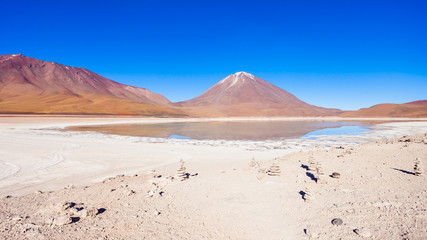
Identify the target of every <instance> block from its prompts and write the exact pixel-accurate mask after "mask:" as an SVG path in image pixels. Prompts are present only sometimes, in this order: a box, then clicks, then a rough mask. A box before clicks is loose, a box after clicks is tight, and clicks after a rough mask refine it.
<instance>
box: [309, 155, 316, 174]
mask: <svg viewBox="0 0 427 240" xmlns="http://www.w3.org/2000/svg"><path fill="white" fill-rule="evenodd" d="M316 170H317V163H316V161H315V160H314V158H313V157H312V156H309V158H308V171H311V172H315V171H316Z"/></svg>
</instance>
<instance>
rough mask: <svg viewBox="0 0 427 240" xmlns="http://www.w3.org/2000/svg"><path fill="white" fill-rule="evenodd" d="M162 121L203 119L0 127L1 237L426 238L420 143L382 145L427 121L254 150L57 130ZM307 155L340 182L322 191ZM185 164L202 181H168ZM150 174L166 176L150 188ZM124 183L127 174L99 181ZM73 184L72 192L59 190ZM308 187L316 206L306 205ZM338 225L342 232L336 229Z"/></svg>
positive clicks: (59, 120)
mask: <svg viewBox="0 0 427 240" xmlns="http://www.w3.org/2000/svg"><path fill="white" fill-rule="evenodd" d="M217 120H218V119H217ZM234 120H248V119H234ZM256 120H260V119H256ZM264 120H265V119H264ZM307 120H313V119H307ZM317 120H318V119H317ZM322 120H324V119H322ZM381 120H384V119H381ZM167 121H200V119H184V120H183V119H178V120H176V119H135V118H69V117H34V118H28V117H2V118H0V146H1V147H0V196H3V197H4V198H3V199H1V200H0V216H1V219H6V221H2V222H1V224H0V238H1V237H3V238H5V239H11V238H12V239H35V238H40V239H43V238H44V239H58V238H62V239H81V238H86V239H123V238H127V239H144V238H145V239H171V238H173V239H177V238H178V239H223V238H231V239H304V238H308V236H309V235H310V234H311V235H312V237H315V235H318V236H319V238H321V239H339V238H343V239H359V238H360V235H357V234H356V233H355V232H354V231H353V230H354V229H359V230H360V231H361V232H363V231H365V232H368V233H369V234H371V235H372V237H371V238H372V239H404V238H405V237H406V238H408V239H425V238H426V237H427V234H426V232H425V229H427V220H426V219H425V216H426V215H427V214H426V206H427V202H426V197H427V187H426V184H425V182H426V181H425V180H426V177H425V175H421V176H415V175H412V174H410V172H411V171H412V169H413V165H414V161H415V158H417V157H418V158H419V159H420V160H421V161H422V162H423V163H424V166H426V164H427V162H426V160H427V147H426V146H427V145H425V143H423V142H422V141H424V140H426V139H425V136H424V135H422V136H418V137H414V138H412V140H411V141H410V142H399V141H397V140H395V141H388V142H387V143H386V142H385V141H384V139H391V138H397V137H402V136H403V135H413V134H424V133H427V122H423V121H418V122H393V123H382V124H378V125H375V126H374V127H373V128H372V131H370V132H369V133H366V134H363V135H353V136H317V137H316V138H307V139H290V140H287V141H258V142H254V141H193V140H177V139H173V140H172V139H157V138H140V137H127V136H117V135H104V134H99V133H87V132H86V133H84V132H61V131H57V130H54V129H53V128H63V127H65V126H69V125H87V124H106V123H127V122H151V123H155V122H167ZM203 121H209V119H203ZM380 140H381V141H380ZM377 141H380V142H377ZM426 141H427V140H426ZM339 146H343V149H342V148H340V149H337V147H339ZM301 150H303V151H301ZM309 156H313V158H314V159H316V160H317V161H320V162H321V163H322V164H323V167H324V170H325V173H326V174H331V173H332V172H339V173H341V178H340V179H332V178H330V177H328V178H327V182H328V183H327V184H317V183H315V181H313V180H312V179H311V177H310V174H309V172H307V170H306V169H305V168H304V167H305V166H306V165H307V164H308V159H309ZM277 157H280V161H279V166H280V168H281V169H282V173H281V175H280V176H279V177H272V176H268V175H266V174H260V173H258V170H257V169H255V168H253V167H249V165H248V164H249V162H250V160H251V159H252V158H255V159H256V160H257V161H259V162H260V164H261V168H266V167H269V166H270V165H271V163H272V160H273V159H274V158H277ZM179 159H184V160H185V161H186V167H187V170H188V172H189V173H191V174H194V175H195V176H192V177H190V179H188V180H186V181H182V182H181V181H176V180H173V179H172V177H173V176H175V175H176V169H177V168H178V161H179ZM152 169H155V170H156V173H157V174H159V175H161V177H159V178H153V174H149V172H150V171H151V170H152ZM117 174H125V175H126V176H124V177H121V176H119V177H115V178H113V179H110V180H108V181H105V182H104V183H102V182H101V181H102V180H103V179H105V178H107V177H110V176H116V175H117ZM135 174H138V176H134V175H135ZM153 182H154V184H153ZM69 184H74V186H75V187H71V188H68V189H62V188H64V186H67V185H69ZM84 186H87V187H84ZM306 189H309V191H310V192H311V194H312V196H313V200H312V203H307V202H305V201H304V199H303V196H304V190H306ZM53 190H54V191H53ZM150 190H151V191H153V192H154V196H152V197H150V195H153V193H151V194H148V193H147V192H149V191H150ZM35 191H41V192H43V193H34V192H35ZM51 191H53V192H51ZM160 192H163V193H162V194H161V195H160V194H159V193H160ZM7 195H12V197H9V198H6V197H5V196H7ZM66 201H69V202H74V203H84V205H76V206H84V207H74V208H70V209H66V210H61V206H59V207H58V206H57V205H58V204H59V205H61V204H63V203H64V202H66ZM54 205H55V206H54ZM89 207H95V208H97V209H105V212H102V213H99V214H98V215H96V216H95V217H82V216H81V215H79V214H81V213H80V212H81V211H80V210H78V209H82V208H83V209H86V208H89ZM73 209H75V210H73ZM73 211H74V212H73ZM65 214H67V216H74V218H73V219H74V221H75V222H74V223H72V224H67V225H63V226H54V227H53V226H52V222H49V223H46V221H50V219H52V218H55V217H58V216H59V215H65ZM73 214H74V215H73ZM78 218H79V219H78ZM333 218H341V219H342V220H343V224H342V225H341V226H333V225H332V224H331V220H332V219H333ZM304 229H307V233H309V234H308V235H307V234H306V233H304ZM360 231H359V233H360ZM368 233H366V234H365V235H366V236H367V235H369V234H368ZM368 239H369V238H368Z"/></svg>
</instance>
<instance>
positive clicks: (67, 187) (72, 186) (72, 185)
mask: <svg viewBox="0 0 427 240" xmlns="http://www.w3.org/2000/svg"><path fill="white" fill-rule="evenodd" d="M71 188H74V184H68V185H67V186H65V187H64V189H71Z"/></svg>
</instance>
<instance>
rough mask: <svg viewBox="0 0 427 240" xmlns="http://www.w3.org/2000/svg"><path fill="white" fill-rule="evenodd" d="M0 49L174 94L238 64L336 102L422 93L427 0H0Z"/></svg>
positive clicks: (325, 102) (349, 105) (196, 88)
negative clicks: (80, 68)
mask: <svg viewBox="0 0 427 240" xmlns="http://www.w3.org/2000/svg"><path fill="white" fill-rule="evenodd" d="M0 6H1V10H2V11H1V14H0V54H10V53H22V54H24V55H26V56H29V57H34V58H38V59H42V60H47V61H55V62H58V63H62V64H66V65H70V66H75V67H84V68H87V69H89V70H91V71H94V72H96V73H98V74H100V75H103V76H105V77H107V78H110V79H113V80H115V81H118V82H121V83H125V84H130V85H134V86H138V87H144V88H148V89H150V90H152V91H154V92H157V93H161V94H163V95H164V96H166V97H167V98H169V99H170V100H171V101H180V100H187V99H190V98H193V97H196V96H198V95H200V94H201V93H203V92H204V91H205V90H207V89H208V88H209V87H211V86H212V85H213V84H215V83H216V82H218V81H220V80H221V79H222V78H224V77H226V76H227V75H228V74H232V73H234V72H238V71H246V72H249V73H252V74H253V75H255V76H258V77H260V78H262V79H264V80H266V81H269V82H271V83H273V84H275V85H277V86H279V87H281V88H283V89H285V90H287V91H289V92H291V93H292V94H294V95H296V96H297V97H299V98H300V99H302V100H304V101H306V102H308V103H310V104H314V105H319V106H323V107H334V108H341V109H344V110H352V109H358V108H362V107H369V106H371V105H373V104H377V103H384V102H392V103H404V102H409V101H413V100H420V99H427V3H426V1H410V0H402V1H393V0H388V1H375V0H369V1H364V0H357V1H356V0H354V1H350V0H348V1H347V0H337V1H328V0H322V1H319V0H313V1H304V0H293V1H268V0H263V1H250V0H249V1H222V0H215V1H201V0H198V1H161V0H158V1H153V0H150V1H145V0H141V1H123V0H122V1H108V0H102V1H97V0H82V1H80V0H72V1H71V0H52V1H47V0H46V1H45V0H38V1H20V0H13V1H12V0H0Z"/></svg>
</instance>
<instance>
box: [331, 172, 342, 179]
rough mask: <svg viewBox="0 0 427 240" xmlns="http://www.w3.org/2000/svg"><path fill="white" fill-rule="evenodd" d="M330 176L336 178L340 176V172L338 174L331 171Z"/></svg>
mask: <svg viewBox="0 0 427 240" xmlns="http://www.w3.org/2000/svg"><path fill="white" fill-rule="evenodd" d="M331 176H332V178H337V179H338V178H340V177H341V174H339V173H337V172H333V173H332V175H331Z"/></svg>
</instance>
